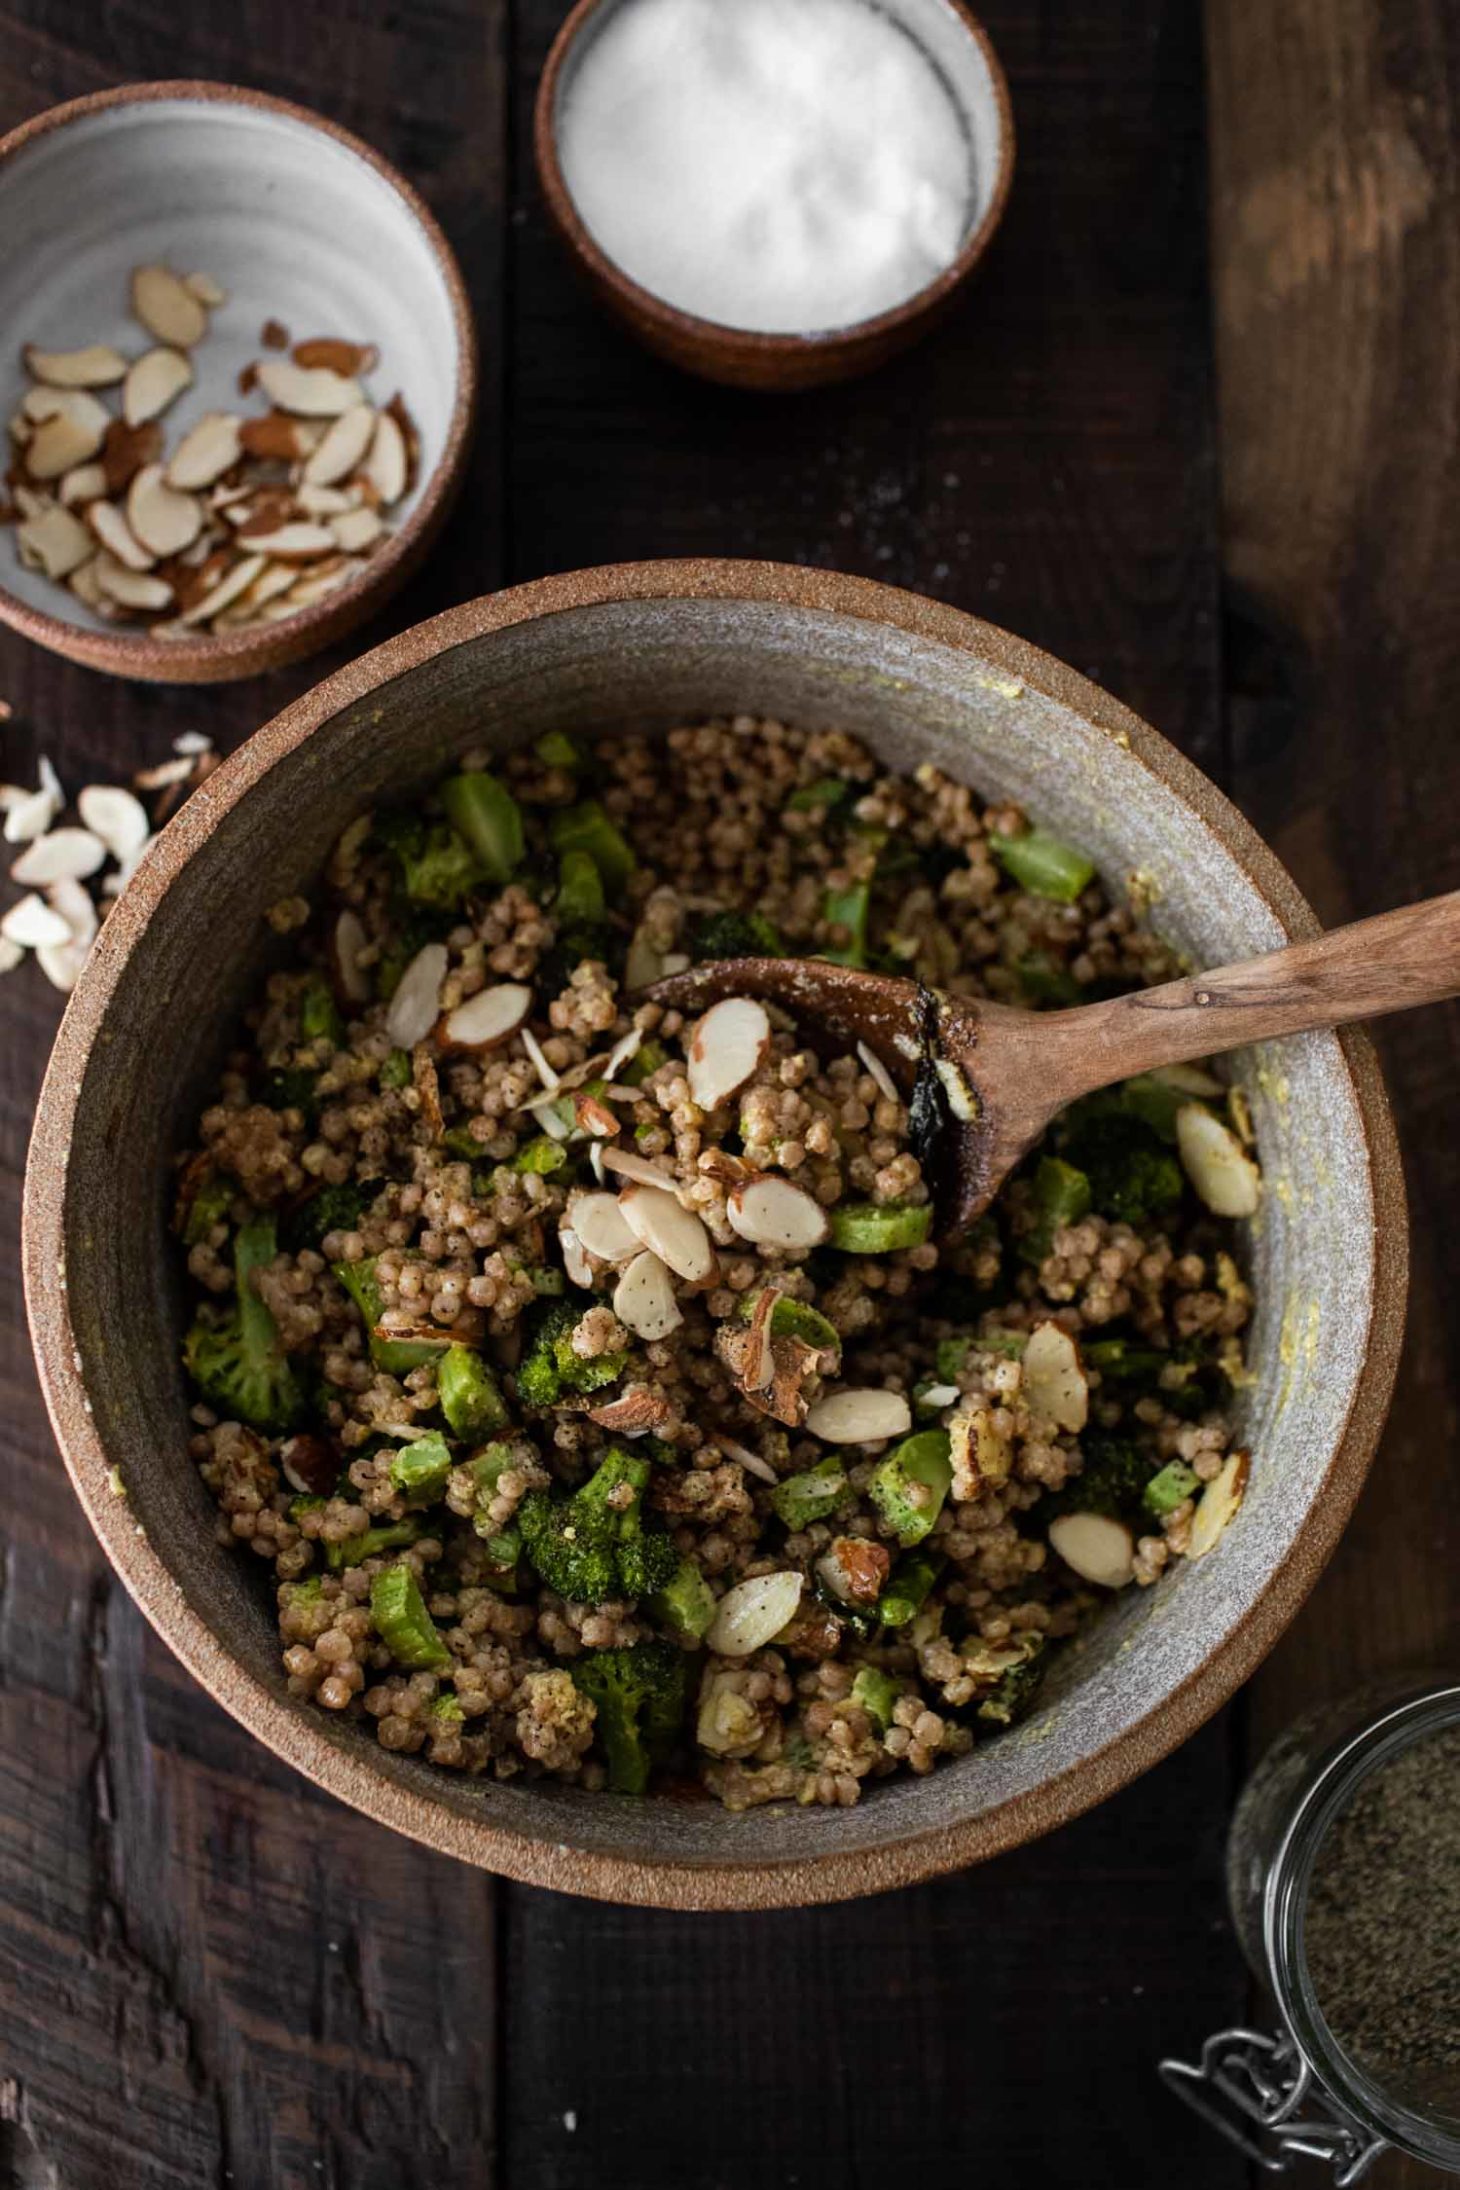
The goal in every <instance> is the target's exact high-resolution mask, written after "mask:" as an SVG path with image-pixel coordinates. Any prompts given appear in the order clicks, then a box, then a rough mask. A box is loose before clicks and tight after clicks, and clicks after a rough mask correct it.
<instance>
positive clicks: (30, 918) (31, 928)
mask: <svg viewBox="0 0 1460 2190" xmlns="http://www.w3.org/2000/svg"><path fill="white" fill-rule="evenodd" d="M0 935H3V936H4V938H5V940H6V942H7V943H21V944H23V945H24V946H25V948H26V949H27V950H31V951H38V950H45V949H47V948H49V947H50V946H52V945H55V944H59V943H69V942H70V940H71V930H70V929H69V928H68V927H67V925H66V923H65V921H64V920H63V919H62V917H61V915H60V914H59V913H58V912H57V911H56V910H55V908H54V907H53V906H51V905H48V904H47V903H46V901H45V899H44V898H43V897H37V896H36V895H35V893H34V892H33V891H32V893H31V895H30V896H29V897H22V898H19V899H17V901H16V903H15V904H13V905H12V906H11V907H10V909H9V911H8V912H7V913H6V914H5V916H4V918H3V919H0Z"/></svg>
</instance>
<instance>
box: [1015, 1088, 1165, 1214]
mask: <svg viewBox="0 0 1460 2190" xmlns="http://www.w3.org/2000/svg"><path fill="white" fill-rule="evenodd" d="M1064 1153H1065V1156H1066V1159H1067V1161H1068V1162H1069V1163H1070V1164H1074V1165H1076V1166H1078V1168H1079V1170H1081V1171H1082V1172H1083V1173H1084V1174H1085V1177H1086V1178H1087V1179H1088V1181H1089V1186H1090V1204H1089V1205H1090V1207H1092V1208H1093V1209H1095V1210H1096V1211H1097V1212H1098V1213H1099V1215H1101V1216H1102V1217H1110V1218H1111V1219H1113V1220H1114V1221H1116V1222H1118V1223H1125V1224H1135V1225H1142V1224H1151V1223H1155V1222H1158V1221H1159V1220H1160V1219H1161V1218H1162V1217H1163V1216H1169V1214H1170V1212H1171V1211H1172V1210H1173V1209H1174V1208H1175V1206H1176V1204H1177V1203H1178V1202H1179V1201H1180V1199H1181V1193H1182V1186H1183V1183H1184V1181H1183V1177H1182V1171H1181V1165H1180V1163H1179V1162H1178V1161H1177V1159H1176V1157H1175V1156H1174V1155H1173V1154H1172V1152H1171V1150H1170V1149H1169V1148H1166V1147H1164V1146H1163V1145H1162V1143H1161V1141H1160V1139H1159V1137H1158V1136H1157V1134H1156V1133H1155V1132H1154V1131H1153V1130H1152V1128H1151V1127H1150V1126H1149V1125H1148V1124H1147V1123H1146V1121H1145V1120H1144V1119H1143V1118H1140V1117H1137V1116H1136V1115H1135V1113H1134V1112H1132V1111H1127V1110H1117V1109H1114V1108H1107V1107H1105V1106H1103V1105H1102V1106H1101V1107H1099V1108H1091V1109H1089V1110H1088V1111H1086V1112H1085V1113H1084V1114H1083V1115H1080V1116H1077V1117H1076V1118H1075V1119H1073V1120H1072V1121H1071V1122H1070V1126H1069V1129H1068V1131H1067V1133H1066V1134H1065V1136H1064ZM1046 1160H1047V1161H1049V1160H1052V1159H1046ZM1044 1168H1045V1166H1044V1165H1041V1166H1040V1169H1041V1170H1043V1169H1044Z"/></svg>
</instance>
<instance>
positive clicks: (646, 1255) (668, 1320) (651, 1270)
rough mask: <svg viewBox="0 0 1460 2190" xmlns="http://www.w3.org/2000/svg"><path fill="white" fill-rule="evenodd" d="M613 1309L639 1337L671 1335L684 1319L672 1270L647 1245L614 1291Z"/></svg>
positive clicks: (653, 1338)
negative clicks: (675, 1289)
mask: <svg viewBox="0 0 1460 2190" xmlns="http://www.w3.org/2000/svg"><path fill="white" fill-rule="evenodd" d="M613 1312H614V1314H615V1315H616V1316H617V1317H618V1319H619V1322H620V1323H622V1324H624V1325H626V1327H627V1328H628V1329H629V1330H631V1331H632V1332H633V1333H634V1335H635V1337H636V1338H642V1339H646V1340H648V1341H650V1342H651V1343H652V1342H653V1340H655V1339H658V1338H668V1336H669V1334H670V1332H671V1331H677V1330H678V1329H679V1326H680V1324H681V1323H683V1321H684V1317H683V1316H682V1315H681V1314H680V1310H679V1302H678V1301H677V1300H676V1299H675V1297H674V1285H673V1282H672V1281H671V1279H670V1275H669V1272H668V1271H667V1270H666V1269H665V1267H664V1264H663V1263H662V1262H661V1261H660V1260H659V1257H658V1256H657V1255H655V1254H651V1253H650V1252H649V1250H648V1249H647V1248H646V1249H645V1250H644V1252H643V1253H642V1254H638V1255H635V1257H634V1259H633V1261H632V1262H631V1263H630V1264H629V1266H628V1268H627V1269H626V1270H625V1271H624V1274H623V1276H622V1277H621V1278H620V1279H619V1281H618V1284H617V1285H616V1286H615V1287H614V1290H613Z"/></svg>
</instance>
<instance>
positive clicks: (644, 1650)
mask: <svg viewBox="0 0 1460 2190" xmlns="http://www.w3.org/2000/svg"><path fill="white" fill-rule="evenodd" d="M568 1670H569V1672H570V1673H571V1674H572V1676H573V1683H574V1686H575V1687H577V1688H579V1689H581V1691H582V1693H583V1694H584V1695H585V1696H587V1697H589V1698H590V1699H591V1700H592V1702H593V1704H594V1706H595V1708H596V1711H597V1718H596V1720H595V1726H594V1731H595V1732H596V1734H597V1736H598V1740H599V1742H600V1743H601V1744H602V1747H603V1752H604V1755H605V1756H606V1758H607V1760H608V1784H609V1786H610V1787H611V1788H613V1789H614V1791H615V1792H616V1793H618V1794H624V1795H641V1794H643V1793H644V1792H645V1790H646V1789H647V1787H648V1785H649V1774H650V1772H651V1771H652V1770H653V1768H654V1766H655V1764H656V1763H658V1762H660V1761H661V1759H662V1757H663V1755H664V1752H665V1751H666V1750H667V1749H668V1748H669V1747H670V1746H671V1745H672V1744H673V1741H674V1738H675V1736H676V1734H677V1733H678V1732H679V1730H680V1726H681V1723H682V1721H683V1718H684V1706H685V1695H686V1688H687V1676H688V1660H687V1658H686V1656H685V1653H684V1652H683V1651H682V1650H679V1649H677V1648H676V1647H675V1645H674V1644H673V1643H668V1642H642V1643H635V1644H634V1645H633V1646H632V1647H631V1648H630V1649H627V1650H590V1651H586V1652H585V1653H584V1655H583V1656H582V1657H581V1658H575V1659H574V1660H573V1662H572V1664H571V1665H570V1666H569V1668H568Z"/></svg>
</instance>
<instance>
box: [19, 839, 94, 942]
mask: <svg viewBox="0 0 1460 2190" xmlns="http://www.w3.org/2000/svg"><path fill="white" fill-rule="evenodd" d="M57 834H58V835H59V834H60V831H59V830H58V831H57ZM34 848H35V849H39V847H38V846H37V847H34ZM46 902H47V904H48V905H49V906H50V908H51V910H52V912H58V913H59V914H60V915H61V918H62V919H63V920H64V921H65V923H66V925H67V927H68V928H69V929H70V930H71V940H72V942H73V943H79V944H80V945H81V947H82V949H83V950H85V949H86V948H87V947H88V946H89V945H90V944H92V943H94V942H95V940H96V931H97V928H98V927H99V926H100V922H99V921H98V919H97V917H96V907H95V905H94V904H93V903H92V901H91V892H90V890H88V889H87V887H86V885H85V884H84V883H83V882H81V881H80V880H78V878H77V877H76V876H75V875H62V876H61V877H60V879H59V880H58V881H56V882H53V883H52V884H51V886H50V888H49V889H48V890H47V891H46Z"/></svg>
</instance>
